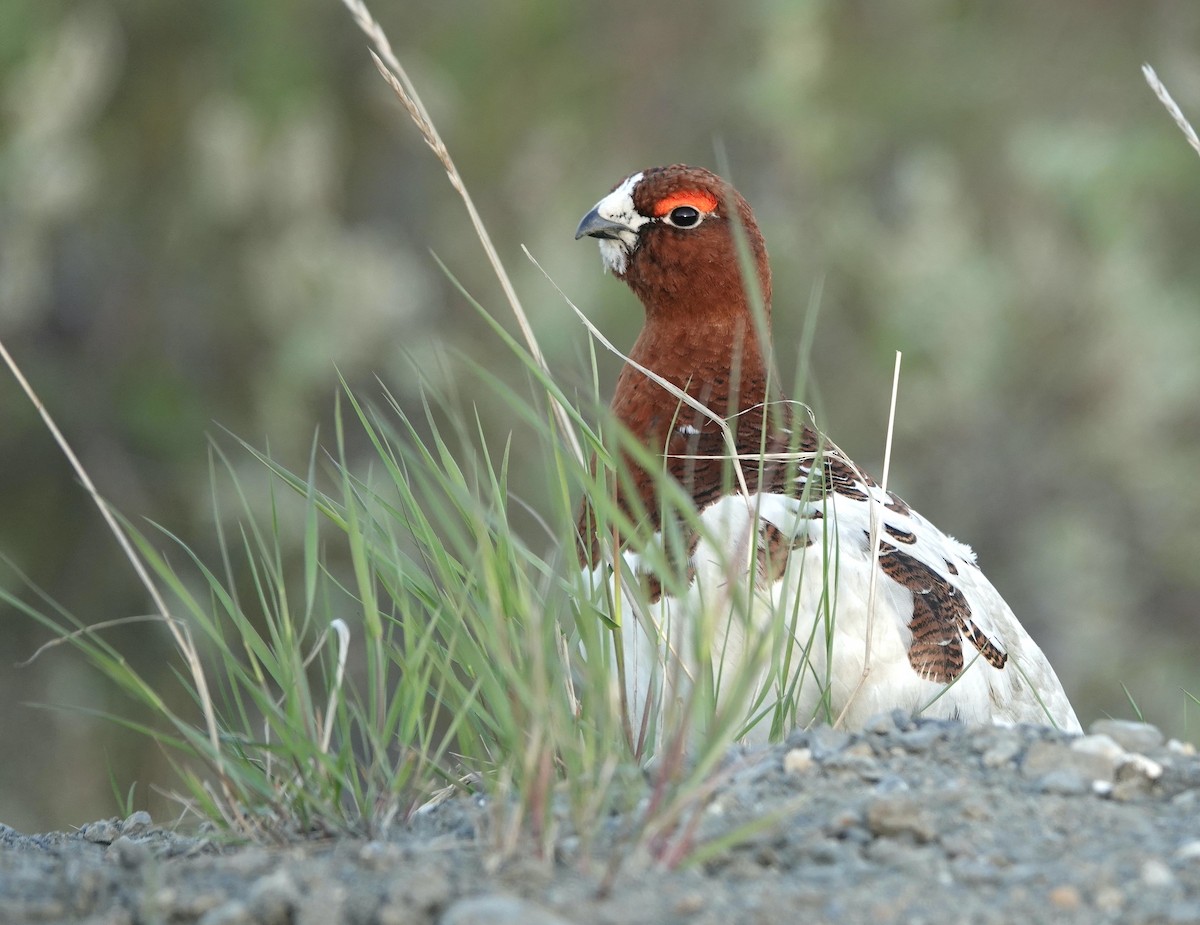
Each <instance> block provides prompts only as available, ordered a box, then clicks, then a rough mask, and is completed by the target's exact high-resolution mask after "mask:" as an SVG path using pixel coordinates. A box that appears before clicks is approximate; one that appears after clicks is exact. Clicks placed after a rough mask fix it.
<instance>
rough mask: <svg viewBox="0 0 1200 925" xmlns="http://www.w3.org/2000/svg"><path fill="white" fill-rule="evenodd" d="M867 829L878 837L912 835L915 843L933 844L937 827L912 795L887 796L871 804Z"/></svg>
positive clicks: (879, 797) (878, 798) (867, 815)
mask: <svg viewBox="0 0 1200 925" xmlns="http://www.w3.org/2000/svg"><path fill="white" fill-rule="evenodd" d="M866 819H867V828H868V829H870V830H871V834H873V835H875V836H877V837H885V838H894V837H897V836H905V835H907V836H911V837H912V838H913V839H914V840H915V841H918V842H928V841H933V839H934V838H935V837H936V836H937V827H936V824H935V822H934V819H933V817H932V816H931V815H930V813H929V812H928V811H926V809H925V808H924V807H923V806H922V805H921V804H920V803H918V802H917V801H916V800H914V799H913V798H912V797H909V796H902V795H898V794H887V795H884V796H878V797H876V798H875V799H873V800H871V802H870V803H868V804H867V813H866Z"/></svg>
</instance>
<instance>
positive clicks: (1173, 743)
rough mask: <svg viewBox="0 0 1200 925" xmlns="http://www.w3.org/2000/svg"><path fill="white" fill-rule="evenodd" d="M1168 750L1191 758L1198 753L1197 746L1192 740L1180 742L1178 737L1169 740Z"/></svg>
mask: <svg viewBox="0 0 1200 925" xmlns="http://www.w3.org/2000/svg"><path fill="white" fill-rule="evenodd" d="M1167 751H1169V752H1171V753H1173V754H1176V755H1183V756H1184V757H1185V758H1190V757H1192V756H1193V755H1195V754H1196V746H1195V745H1193V744H1192V743H1191V742H1180V741H1179V740H1178V739H1169V740H1168V741H1167Z"/></svg>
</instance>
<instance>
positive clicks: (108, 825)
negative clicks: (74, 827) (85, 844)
mask: <svg viewBox="0 0 1200 925" xmlns="http://www.w3.org/2000/svg"><path fill="white" fill-rule="evenodd" d="M119 834H120V833H119V832H118V831H117V827H116V825H114V824H113V822H112V820H110V819H101V820H100V821H99V822H89V823H88V824H87V825H85V826H84V827H83V832H82V835H83V837H84V838H85V839H86V840H87V841H90V842H92V843H93V844H96V845H111V844H112V843H113V842H114V841H116V840H117V836H118V835H119Z"/></svg>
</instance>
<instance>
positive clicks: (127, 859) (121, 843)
mask: <svg viewBox="0 0 1200 925" xmlns="http://www.w3.org/2000/svg"><path fill="white" fill-rule="evenodd" d="M108 851H109V853H110V854H111V855H112V856H113V857H115V858H116V859H117V862H118V863H119V864H120V865H121V866H122V867H124V868H125V869H126V870H135V869H136V868H138V867H141V866H142V865H143V864H145V863H146V862H147V861H148V860H150V849H149V848H148V847H146V845H144V844H142V843H141V842H136V841H134V840H133V839H132V838H130V837H129V836H128V835H122V836H120V837H119V838H118V839H117V840H116V841H114V842H113V843H112V844H111V845H110V846H109V848H108Z"/></svg>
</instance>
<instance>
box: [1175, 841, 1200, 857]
mask: <svg viewBox="0 0 1200 925" xmlns="http://www.w3.org/2000/svg"><path fill="white" fill-rule="evenodd" d="M1175 859H1176V860H1178V861H1200V840H1197V841H1186V842H1184V843H1183V844H1182V845H1180V846H1179V847H1178V848H1176V849H1175Z"/></svg>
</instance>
